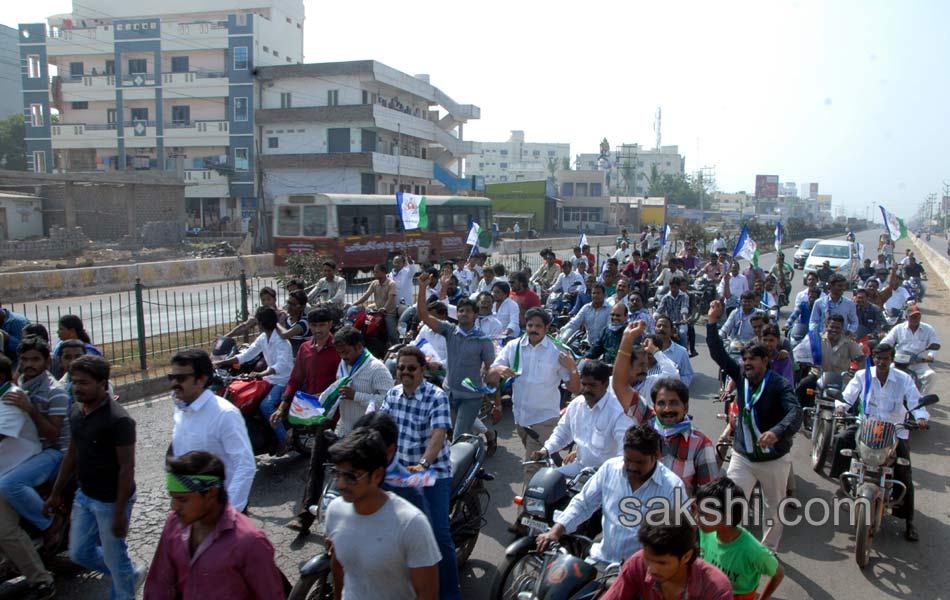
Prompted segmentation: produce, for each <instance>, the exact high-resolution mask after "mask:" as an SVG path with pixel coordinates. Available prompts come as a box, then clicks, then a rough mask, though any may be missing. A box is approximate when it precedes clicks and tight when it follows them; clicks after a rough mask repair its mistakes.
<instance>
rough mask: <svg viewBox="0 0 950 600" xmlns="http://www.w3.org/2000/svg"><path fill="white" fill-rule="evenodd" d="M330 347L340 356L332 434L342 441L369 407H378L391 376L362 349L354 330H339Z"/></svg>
mask: <svg viewBox="0 0 950 600" xmlns="http://www.w3.org/2000/svg"><path fill="white" fill-rule="evenodd" d="M333 345H334V347H335V348H336V351H337V354H339V355H340V366H339V367H338V368H337V372H336V385H338V386H339V387H338V388H337V389H338V390H339V396H338V398H339V405H338V406H339V408H338V411H339V413H340V418H339V421H338V422H337V426H336V433H337V435H338V436H339V437H343V436H344V435H346V434H347V433H349V432H350V431H351V430H352V429H353V427H354V423H356V420H357V419H359V418H360V417H362V416H363V415H364V414H366V411H367V410H368V409H369V407H370V406H379V405H380V404H381V403H382V401H383V399H384V398H385V397H386V392H388V391H389V390H390V389H391V388H392V387H393V376H392V374H390V372H389V369H387V368H386V365H385V364H383V362H382V361H381V360H379V359H378V358H376V357H375V356H373V355H372V354H370V352H369V350H367V349H366V346H365V344H364V343H363V334H361V333H360V332H359V331H357V330H356V329H354V328H352V327H342V328H340V329H339V330H337V332H336V335H335V336H333ZM330 395H332V394H330ZM325 400H326V399H325Z"/></svg>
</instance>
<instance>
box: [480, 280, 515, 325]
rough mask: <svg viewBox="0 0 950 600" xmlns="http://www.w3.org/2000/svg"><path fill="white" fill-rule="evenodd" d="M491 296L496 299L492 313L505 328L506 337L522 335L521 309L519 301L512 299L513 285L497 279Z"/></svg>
mask: <svg viewBox="0 0 950 600" xmlns="http://www.w3.org/2000/svg"><path fill="white" fill-rule="evenodd" d="M491 296H492V300H494V305H493V306H492V313H494V315H495V318H496V319H498V322H499V323H501V325H502V327H503V328H504V329H503V334H504V337H505V338H506V339H510V338H513V337H518V336H519V335H521V327H520V326H519V325H518V321H519V320H520V318H521V311H520V310H519V309H518V303H517V302H515V301H514V300H512V299H511V286H509V285H508V284H507V283H505V282H504V281H497V282H495V285H493V286H492V288H491ZM482 333H485V332H484V331H482ZM486 335H487V334H486Z"/></svg>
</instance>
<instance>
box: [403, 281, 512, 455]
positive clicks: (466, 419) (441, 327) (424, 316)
mask: <svg viewBox="0 0 950 600" xmlns="http://www.w3.org/2000/svg"><path fill="white" fill-rule="evenodd" d="M426 281H428V275H426V274H423V275H420V276H419V282H420V284H421V285H422V286H424V285H425V282H426ZM457 308H458V325H454V324H452V323H449V322H448V321H443V320H440V319H437V318H436V317H435V316H433V315H432V314H431V313H429V308H428V306H426V304H425V303H424V301H423V297H422V293H420V294H419V298H418V299H417V303H416V311H417V312H418V314H419V320H420V322H422V323H423V324H425V325H426V326H428V327H429V328H430V329H432V331H434V332H435V333H438V334H439V335H442V336H445V350H446V357H445V358H446V365H445V367H446V369H445V371H446V373H445V383H444V387H445V389H446V390H447V392H448V396H449V403H450V406H451V409H452V412H454V413H455V427H454V429H453V436H454V437H455V438H458V436H460V435H462V434H463V433H471V430H472V426H473V424H474V423H475V419H476V418H477V417H478V411H479V409H480V408H481V402H482V392H480V391H473V390H471V389H469V387H467V386H466V385H465V381H466V380H469V381H471V382H472V383H473V384H475V385H476V386H480V383H481V381H482V372H483V369H484V370H487V368H488V366H489V365H491V364H492V360H494V358H495V347H494V345H493V344H492V340H491V338H489V337H487V336H486V335H485V334H484V333H483V332H482V331H480V330H479V329H477V328H476V327H475V318H476V313H477V308H476V306H475V303H474V302H472V301H471V300H470V299H469V298H463V299H462V300H460V301H459V303H458V307H457ZM492 420H493V421H494V422H496V423H497V422H498V421H500V420H501V397H500V396H499V397H497V398H496V400H495V405H494V407H493V409H492Z"/></svg>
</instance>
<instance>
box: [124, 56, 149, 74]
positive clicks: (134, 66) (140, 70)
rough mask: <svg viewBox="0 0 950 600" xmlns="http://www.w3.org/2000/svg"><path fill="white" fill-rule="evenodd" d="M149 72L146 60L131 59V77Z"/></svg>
mask: <svg viewBox="0 0 950 600" xmlns="http://www.w3.org/2000/svg"><path fill="white" fill-rule="evenodd" d="M147 72H148V62H147V61H146V60H145V59H144V58H130V59H129V75H138V74H144V73H147Z"/></svg>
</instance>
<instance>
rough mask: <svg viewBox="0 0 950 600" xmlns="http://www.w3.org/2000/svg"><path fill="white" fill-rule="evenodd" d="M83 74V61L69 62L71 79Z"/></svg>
mask: <svg viewBox="0 0 950 600" xmlns="http://www.w3.org/2000/svg"><path fill="white" fill-rule="evenodd" d="M82 75H83V68H82V63H81V62H71V63H69V78H70V79H79V78H80V77H82Z"/></svg>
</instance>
